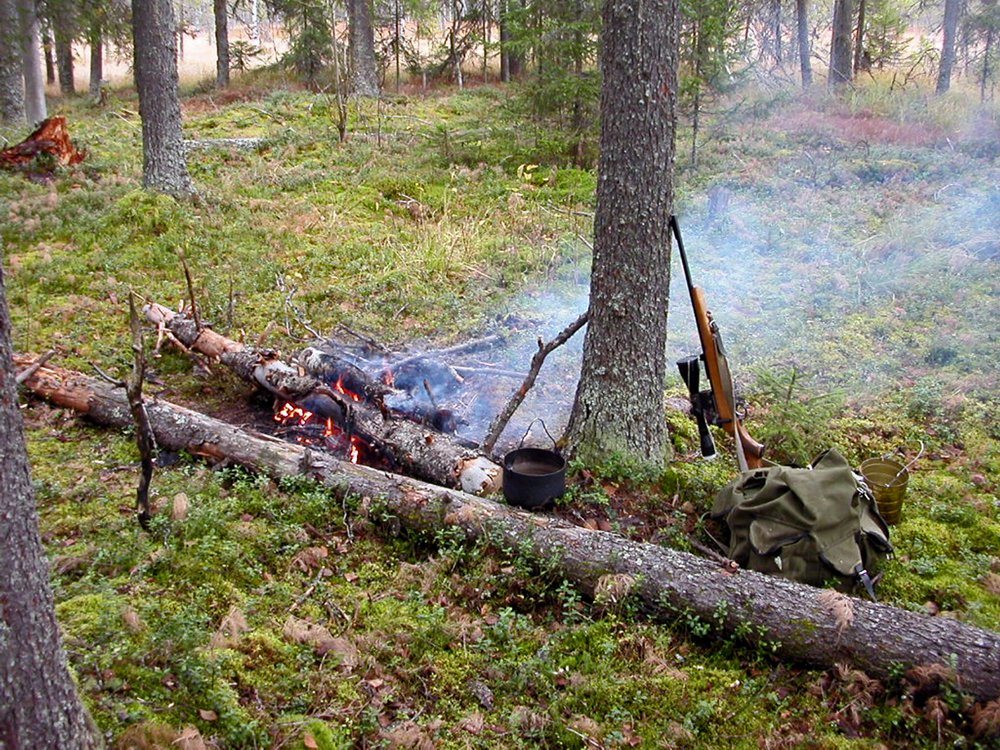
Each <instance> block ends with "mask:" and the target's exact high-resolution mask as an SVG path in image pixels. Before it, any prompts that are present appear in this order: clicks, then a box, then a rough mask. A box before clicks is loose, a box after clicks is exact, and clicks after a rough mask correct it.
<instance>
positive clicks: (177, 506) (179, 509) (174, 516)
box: [170, 492, 188, 521]
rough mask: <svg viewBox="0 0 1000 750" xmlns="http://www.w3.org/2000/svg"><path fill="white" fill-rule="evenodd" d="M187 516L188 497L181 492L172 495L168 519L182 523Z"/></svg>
mask: <svg viewBox="0 0 1000 750" xmlns="http://www.w3.org/2000/svg"><path fill="white" fill-rule="evenodd" d="M187 514H188V496H187V495H185V494H184V493H183V492H179V493H177V494H176V495H174V504H173V506H171V508H170V518H171V520H173V521H183V520H184V519H185V518H187Z"/></svg>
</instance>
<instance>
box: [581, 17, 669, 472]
mask: <svg viewBox="0 0 1000 750" xmlns="http://www.w3.org/2000/svg"><path fill="white" fill-rule="evenodd" d="M603 13H604V18H603V41H602V45H601V60H600V62H601V70H602V73H603V76H604V81H603V84H602V87H601V155H600V163H599V167H598V184H597V212H596V215H595V218H594V261H593V269H592V272H591V281H590V324H589V326H588V328H587V335H586V338H585V339H584V347H583V369H582V372H581V377H580V383H579V385H578V386H577V392H576V399H575V402H574V405H573V412H572V415H571V417H570V423H569V426H568V427H567V431H566V437H565V441H566V444H567V446H568V448H569V449H570V451H571V452H574V453H576V454H578V455H580V456H581V457H583V458H584V459H585V460H598V461H599V460H602V459H605V458H607V457H608V456H610V455H612V454H614V453H616V452H620V453H623V454H626V455H630V456H634V457H638V458H640V459H641V460H643V461H646V462H649V463H652V464H656V465H659V464H662V463H663V462H664V461H665V460H666V459H667V458H668V456H669V450H670V445H669V441H668V438H667V426H666V419H665V416H664V409H663V391H664V388H665V387H666V376H667V366H666V359H667V357H666V339H667V304H668V297H669V290H670V229H669V225H668V221H669V217H670V213H671V209H672V205H673V178H674V123H675V120H676V106H677V65H678V27H679V24H678V5H677V2H676V0H656V1H655V2H641V3H640V2H637V1H636V0H609V2H606V3H605V4H604V11H603Z"/></svg>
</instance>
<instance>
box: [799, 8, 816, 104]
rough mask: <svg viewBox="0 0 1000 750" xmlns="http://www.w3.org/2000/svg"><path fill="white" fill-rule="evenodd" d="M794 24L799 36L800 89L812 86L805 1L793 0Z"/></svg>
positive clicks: (807, 17)
mask: <svg viewBox="0 0 1000 750" xmlns="http://www.w3.org/2000/svg"><path fill="white" fill-rule="evenodd" d="M795 22H796V25H797V29H798V35H799V70H800V72H801V75H802V88H805V89H807V88H809V87H810V86H812V81H813V74H812V61H811V59H810V55H811V54H812V50H811V48H810V45H809V4H808V1H807V0H795Z"/></svg>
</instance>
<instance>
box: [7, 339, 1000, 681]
mask: <svg viewBox="0 0 1000 750" xmlns="http://www.w3.org/2000/svg"><path fill="white" fill-rule="evenodd" d="M17 364H18V368H19V369H23V368H25V367H28V366H30V365H31V364H32V361H31V359H30V358H26V357H20V358H18V360H17ZM25 385H26V387H28V388H30V389H31V390H32V391H34V392H35V393H37V394H38V395H40V396H43V397H45V398H47V399H49V400H51V401H53V402H55V403H57V404H59V405H61V406H65V407H69V408H72V409H74V410H75V411H78V412H80V413H81V414H86V415H88V416H89V417H90V418H91V419H93V420H94V421H96V422H98V423H100V424H106V425H117V426H126V425H129V424H131V415H130V413H129V408H128V402H127V400H126V398H125V395H124V393H122V392H121V390H120V389H115V388H113V387H112V386H109V385H107V384H106V383H102V382H100V381H97V380H94V379H92V378H88V377H86V376H83V375H80V374H79V373H71V372H68V371H65V370H57V369H55V368H41V369H40V370H38V371H37V372H36V373H35V374H34V375H33V376H32V377H31V378H29V379H28V380H27V381H26V383H25ZM147 409H148V413H149V418H150V422H151V424H152V425H153V429H154V431H155V433H156V438H157V440H158V441H159V442H160V444H161V445H162V446H165V447H168V448H171V449H173V450H182V449H183V450H188V451H190V452H192V453H195V454H200V455H205V456H210V457H212V458H216V459H222V458H228V459H230V460H232V461H236V462H238V463H241V464H243V465H245V466H247V467H248V468H250V469H253V470H256V471H260V472H263V473H267V474H269V475H271V476H274V477H284V476H291V475H296V474H306V475H308V476H311V477H313V478H315V479H317V480H318V481H321V482H323V483H325V484H327V485H329V486H331V487H332V488H334V489H335V490H336V491H337V492H340V493H350V494H352V495H356V496H361V497H364V498H372V499H375V500H376V501H377V502H379V503H381V504H382V509H383V510H385V511H388V512H389V513H391V514H392V515H394V516H395V518H396V519H397V520H398V522H399V524H400V525H401V526H402V527H405V528H408V529H413V530H418V531H428V532H434V531H437V530H440V529H441V528H443V527H449V526H451V527H455V528H458V529H460V530H461V531H462V532H463V533H464V534H465V535H466V537H467V538H468V539H470V540H476V539H486V540H490V541H493V542H496V543H498V544H503V545H507V546H511V547H515V548H517V549H521V550H525V551H526V552H529V553H530V554H532V555H533V556H535V557H536V558H537V559H539V560H544V561H546V563H547V564H553V565H556V566H557V567H558V570H559V571H560V572H561V573H562V574H563V575H564V576H565V577H566V579H567V580H570V581H572V582H573V583H575V584H576V585H577V586H578V587H579V588H580V589H581V590H582V591H583V592H584V593H585V594H587V595H591V596H592V595H594V593H595V591H596V590H598V588H599V587H601V586H602V585H605V584H606V583H607V581H608V580H609V579H608V578H607V576H615V577H616V578H615V579H614V580H617V581H619V582H621V581H625V582H629V583H630V585H631V592H632V595H634V596H636V597H638V600H639V603H640V605H641V607H642V609H643V610H644V611H645V612H646V613H647V614H648V615H649V616H651V617H653V618H655V619H657V620H661V621H666V622H674V621H676V620H677V619H678V618H685V619H689V618H692V617H697V618H699V619H700V620H701V621H702V622H704V623H708V624H711V625H713V626H715V627H717V628H719V629H720V630H721V631H722V632H724V633H726V634H729V635H730V636H733V634H739V638H740V639H742V640H745V641H747V642H748V643H749V644H751V645H760V646H763V647H765V649H766V650H767V652H768V653H773V654H774V656H775V657H776V658H778V659H782V660H794V661H796V662H800V663H805V664H811V665H815V666H820V667H831V666H833V665H835V664H838V663H845V662H846V663H850V664H852V665H854V666H855V667H857V668H860V669H862V670H864V671H866V672H868V673H869V674H871V675H873V676H876V677H880V678H885V677H887V676H888V675H889V674H891V673H893V672H895V670H897V669H899V668H900V667H902V668H904V669H906V668H910V667H918V666H926V665H945V666H946V667H947V668H949V669H950V668H951V667H954V676H955V683H956V685H957V686H958V687H960V688H961V689H962V690H964V691H965V692H967V693H968V694H970V695H972V696H975V697H976V698H977V699H979V700H992V699H995V698H997V697H998V696H1000V634H998V633H996V632H993V631H988V630H983V629H980V628H976V627H972V626H970V625H966V624H963V623H960V622H958V621H956V620H952V619H949V618H944V617H931V616H928V615H922V614H918V613H915V612H909V611H906V610H901V609H897V608H894V607H890V606H887V605H885V604H876V603H872V602H868V601H865V600H862V599H855V598H851V597H845V596H843V595H840V594H836V593H835V592H831V591H828V590H823V589H816V588H813V587H810V586H804V585H800V584H796V583H791V582H789V581H784V580H781V579H777V578H769V577H767V576H764V575H762V574H759V573H754V572H751V571H744V570H740V571H738V572H736V573H732V572H729V571H728V570H727V569H725V568H723V567H721V566H720V565H719V564H718V563H716V562H712V561H707V560H703V559H701V558H698V557H695V556H694V555H690V554H687V553H684V552H678V551H675V550H670V549H666V548H663V547H659V546H656V545H652V544H645V543H640V542H634V541H630V540H627V539H624V538H622V537H620V536H618V535H616V534H613V533H610V532H603V531H592V530H589V529H585V528H581V527H577V526H573V525H571V524H569V523H567V522H565V521H562V520H560V519H557V518H553V517H549V516H544V515H538V514H532V513H529V512H527V511H522V510H518V509H515V508H510V507H508V506H505V505H501V504H499V503H496V502H494V501H492V500H489V499H487V498H481V497H476V496H474V495H470V494H467V493H463V492H459V491H456V490H451V489H447V488H443V487H437V486H434V485H430V484H426V483H424V482H421V481H418V480H415V479H409V478H406V477H401V476H398V475H394V474H390V473H388V472H384V471H379V470H376V469H372V468H370V467H365V466H356V465H353V464H349V463H346V462H343V461H339V460H337V459H336V458H334V457H332V456H329V455H326V454H320V453H317V452H316V451H313V450H310V449H309V448H305V447H302V446H299V445H293V444H291V443H285V442H282V441H280V440H277V439H275V438H271V437H264V436H260V435H254V434H252V433H249V432H247V431H244V430H241V429H239V428H237V427H234V426H233V425H229V424H226V423H224V422H220V421H219V420H215V419H212V418H210V417H206V416H204V415H201V414H198V413H197V412H193V411H191V410H189V409H184V408H182V407H179V406H174V405H172V404H169V403H167V402H165V401H157V400H151V401H150V402H148V404H147ZM748 626H749V627H748Z"/></svg>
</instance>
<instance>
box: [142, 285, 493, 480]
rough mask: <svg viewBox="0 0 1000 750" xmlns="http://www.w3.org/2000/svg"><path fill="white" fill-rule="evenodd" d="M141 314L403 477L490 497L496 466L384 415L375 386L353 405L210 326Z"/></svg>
mask: <svg viewBox="0 0 1000 750" xmlns="http://www.w3.org/2000/svg"><path fill="white" fill-rule="evenodd" d="M145 313H146V318H147V320H149V321H150V322H153V323H156V324H157V325H162V326H165V327H166V328H167V330H169V331H170V333H171V334H172V335H173V336H174V337H175V338H176V339H177V340H178V341H180V342H181V344H183V345H184V346H186V347H187V348H188V349H190V350H194V351H196V352H200V353H201V354H205V355H207V356H209V357H211V358H213V359H216V360H218V361H220V362H222V364H224V365H226V366H227V367H229V368H230V369H231V370H232V371H233V372H234V373H236V374H237V375H239V376H240V377H241V378H243V379H244V380H246V381H247V382H250V383H253V384H254V385H257V386H259V387H261V388H264V389H265V390H267V391H269V392H270V393H272V394H274V395H275V396H276V397H278V398H280V399H283V400H285V401H288V402H291V403H293V404H295V405H296V406H299V407H300V408H302V409H304V410H306V411H309V412H311V413H312V414H314V415H316V416H318V417H319V418H320V420H321V421H326V420H330V421H331V422H332V424H334V425H335V426H336V427H337V428H338V429H339V430H341V431H343V432H344V433H347V434H348V435H353V436H356V437H357V438H359V439H360V440H362V441H363V442H364V443H365V444H366V445H369V446H372V447H373V448H374V449H375V450H376V451H377V452H378V453H379V454H381V455H382V456H383V457H384V458H385V459H386V460H387V462H388V463H389V465H390V466H392V467H393V468H394V469H398V470H399V471H400V472H401V473H404V474H407V475H410V476H416V477H419V478H420V479H425V480H427V481H429V482H433V483H434V484H440V485H443V486H445V487H461V488H462V489H463V490H465V491H466V492H492V491H495V490H496V489H497V488H498V487H499V484H500V473H501V469H500V467H499V466H498V465H497V464H495V463H494V462H493V461H491V460H490V459H489V458H487V457H486V456H484V455H483V454H482V453H481V452H479V451H478V450H477V449H473V448H470V446H468V445H467V444H465V443H463V442H461V441H459V440H458V439H456V438H454V437H452V436H451V435H448V434H445V433H443V432H440V431H439V430H437V429H432V428H431V427H429V426H427V425H423V424H418V423H416V422H413V421H410V420H406V419H393V418H387V414H386V411H385V409H384V408H379V403H380V402H379V398H380V395H381V393H382V392H381V391H380V390H379V387H378V384H375V383H371V382H370V381H365V382H364V383H358V384H356V387H357V388H358V389H359V390H358V391H357V392H356V395H357V396H358V398H359V399H360V400H355V399H354V398H352V397H351V395H350V394H349V393H344V392H343V391H340V390H337V389H336V388H334V387H331V386H329V385H327V384H326V383H323V382H321V381H319V380H317V379H316V378H314V377H311V376H309V375H301V374H299V371H298V370H297V369H296V368H295V367H292V366H291V365H288V364H286V363H285V362H283V361H282V360H281V359H280V358H279V356H278V354H277V352H274V351H271V350H266V349H254V348H252V347H248V346H245V345H244V344H242V343H240V342H238V341H233V340H232V339H229V338H227V337H225V336H223V335H221V334H219V333H216V332H215V331H213V330H212V329H210V328H199V327H198V326H196V325H195V322H194V321H193V320H191V319H190V318H188V317H186V316H184V315H180V314H178V313H176V312H174V311H173V310H171V309H169V308H167V307H164V306H162V305H157V304H151V305H147V306H146V307H145ZM355 369H356V368H355ZM358 372H359V373H360V370H359V371H358ZM362 374H363V373H362ZM361 396H365V397H367V398H370V399H371V400H372V401H374V402H375V403H374V405H373V404H372V403H369V401H367V400H363V399H361Z"/></svg>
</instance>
